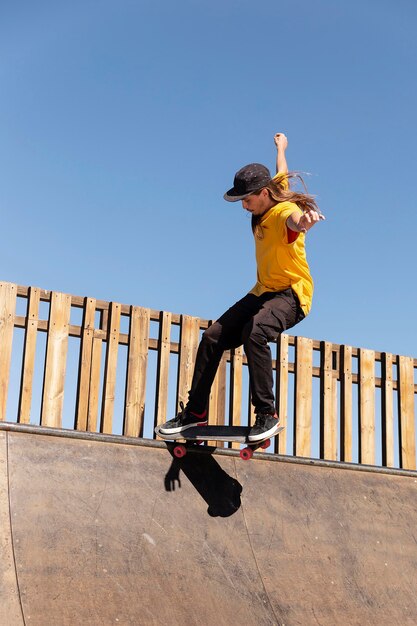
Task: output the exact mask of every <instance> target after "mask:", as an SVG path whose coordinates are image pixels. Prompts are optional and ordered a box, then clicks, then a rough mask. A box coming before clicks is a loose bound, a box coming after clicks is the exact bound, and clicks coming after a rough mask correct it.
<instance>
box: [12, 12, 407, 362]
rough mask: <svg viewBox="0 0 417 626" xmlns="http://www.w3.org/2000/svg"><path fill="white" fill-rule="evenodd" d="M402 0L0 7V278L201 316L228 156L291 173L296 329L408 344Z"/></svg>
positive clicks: (232, 227)
mask: <svg viewBox="0 0 417 626" xmlns="http://www.w3.org/2000/svg"><path fill="white" fill-rule="evenodd" d="M416 26H417V3H416V2H415V0H398V2H397V3H395V5H394V4H393V3H392V2H388V1H387V0H350V1H349V2H348V1H336V0H333V1H330V0H317V1H315V2H311V1H310V0H293V1H291V2H285V3H284V2H280V1H278V0H274V1H272V0H259V1H258V2H249V0H210V2H209V1H207V2H205V1H202V0H177V1H176V2H168V0H165V1H158V0H152V1H146V0H143V1H133V0H117V1H116V0H101V1H100V2H99V1H92V0H82V1H80V0H72V2H67V1H65V2H62V1H60V0H54V1H52V0H39V1H37V2H36V3H35V2H30V1H24V0H13V1H12V0H3V1H2V2H1V5H0V81H1V98H0V170H1V185H0V207H1V212H2V218H3V228H2V237H1V246H0V268H1V272H0V280H5V281H10V282H15V283H18V284H21V285H34V286H37V287H41V288H43V289H48V290H57V291H63V292H66V293H71V294H74V295H79V296H92V297H95V298H97V299H103V300H114V301H117V302H122V303H125V304H137V305H141V306H145V307H150V308H152V309H158V310H159V309H164V310H167V311H172V312H174V313H187V314H190V315H195V316H199V317H202V318H205V319H214V318H216V317H218V316H219V315H220V314H221V313H222V312H223V311H224V310H225V309H226V308H228V307H229V306H230V305H231V304H233V303H234V302H235V301H236V300H238V299H239V298H240V297H242V296H243V295H244V294H245V293H247V291H249V290H250V288H251V287H252V286H253V284H254V283H255V280H256V270H255V261H254V244H253V240H252V235H251V229H250V216H249V215H248V214H246V212H244V211H243V210H242V208H241V205H240V203H236V204H229V203H226V202H225V201H224V200H223V197H222V196H223V193H224V192H225V191H226V189H228V188H229V187H231V185H232V182H233V176H234V173H235V172H236V171H237V170H238V169H239V168H240V167H241V166H243V165H244V164H246V163H250V162H260V163H264V164H265V165H267V166H268V167H269V168H270V169H271V170H274V166H275V154H276V152H275V146H274V142H273V135H274V133H275V132H277V131H282V132H285V133H286V134H287V136H288V140H289V147H288V151H287V158H288V163H289V167H290V169H292V170H297V171H301V172H304V173H306V176H305V180H306V182H307V185H308V189H309V191H310V192H311V193H313V194H315V195H316V197H317V201H318V204H319V206H320V208H321V210H322V212H323V213H324V214H325V216H326V218H327V219H326V221H325V222H324V223H320V224H319V225H318V226H316V227H315V228H314V229H313V230H312V231H310V233H309V234H308V236H307V254H308V259H309V263H310V267H311V271H312V274H313V277H314V280H315V286H316V289H315V297H314V302H313V309H312V312H311V314H310V315H309V316H308V318H307V319H306V320H304V321H303V322H302V323H301V324H300V325H299V326H298V327H296V328H295V329H293V331H291V332H294V333H295V334H300V335H303V336H307V337H312V338H315V339H325V340H328V341H332V342H335V343H346V344H350V345H354V346H359V347H365V348H371V349H375V350H380V351H388V352H393V353H396V354H405V355H410V356H414V357H417V337H416V332H415V321H416V307H417V298H416V286H415V265H416V263H415V257H416V254H415V243H414V241H415V234H416V226H417V217H416V209H417V201H416V199H415V198H416V192H415V188H414V183H415V179H416V166H417V159H416V145H417V131H416V111H417V84H416V76H417V72H416V67H417V66H416V62H417V39H416V37H415V31H416Z"/></svg>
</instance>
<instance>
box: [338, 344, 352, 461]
mask: <svg viewBox="0 0 417 626" xmlns="http://www.w3.org/2000/svg"><path fill="white" fill-rule="evenodd" d="M352 378H353V377H352V347H351V346H341V348H340V460H341V461H345V462H346V463H349V462H351V461H352V459H353V456H352V451H353V448H352V430H353V429H352V427H353V396H352V392H353V385H352Z"/></svg>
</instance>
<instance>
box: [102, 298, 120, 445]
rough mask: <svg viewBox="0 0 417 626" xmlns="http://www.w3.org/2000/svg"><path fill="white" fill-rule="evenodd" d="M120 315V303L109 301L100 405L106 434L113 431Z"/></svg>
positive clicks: (103, 430)
mask: <svg viewBox="0 0 417 626" xmlns="http://www.w3.org/2000/svg"><path fill="white" fill-rule="evenodd" d="M120 316H121V305H120V304H118V303H116V302H111V303H110V319H109V330H108V334H107V351H106V365H105V370H104V385H103V402H102V407H101V432H102V433H108V434H111V433H112V431H113V413H114V402H115V393H116V375H117V357H118V351H119V336H120Z"/></svg>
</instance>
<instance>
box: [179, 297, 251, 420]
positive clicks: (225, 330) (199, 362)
mask: <svg viewBox="0 0 417 626" xmlns="http://www.w3.org/2000/svg"><path fill="white" fill-rule="evenodd" d="M259 306H260V303H259V298H258V297H257V296H254V295H253V294H247V295H246V296H244V297H243V298H242V299H241V300H239V301H238V302H236V304H234V305H233V306H232V307H230V309H228V310H227V311H226V312H225V313H224V314H223V315H222V316H221V317H220V318H219V319H218V320H217V321H216V322H214V323H213V324H212V325H211V326H210V327H209V328H208V329H207V330H206V331H204V333H203V336H202V338H201V341H200V344H199V346H198V350H197V357H196V362H195V367H194V373H193V380H192V383H191V389H190V392H189V400H188V404H187V408H188V409H190V410H192V411H194V412H195V413H198V414H201V413H203V412H204V411H205V410H206V409H207V405H208V400H209V396H210V389H211V386H212V384H213V381H214V378H215V376H216V372H217V369H218V367H219V363H220V360H221V358H222V355H223V352H224V351H225V350H230V349H231V348H236V347H237V346H240V345H242V343H243V339H242V334H243V329H244V328H245V326H246V325H247V324H248V323H250V320H251V319H252V318H253V315H254V314H255V313H256V312H257V311H258V310H259Z"/></svg>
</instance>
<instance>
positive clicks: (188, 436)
mask: <svg viewBox="0 0 417 626" xmlns="http://www.w3.org/2000/svg"><path fill="white" fill-rule="evenodd" d="M250 430H251V428H250V426H210V425H208V426H193V427H191V428H187V430H184V431H183V432H181V433H175V434H172V433H171V434H169V435H167V434H165V433H161V431H160V429H159V427H158V426H157V427H156V428H155V433H156V434H157V435H158V437H160V438H161V439H164V440H166V441H178V440H180V441H185V442H191V443H199V442H203V441H223V442H226V441H227V442H232V441H236V442H238V443H246V444H247V446H246V447H245V448H243V450H241V451H240V456H241V458H242V459H244V460H248V459H250V458H252V455H253V452H254V451H255V450H256V449H257V448H263V449H265V448H268V447H269V445H270V443H271V439H272V438H273V437H275V436H276V435H279V433H280V432H282V431H283V430H284V426H279V427H278V428H277V430H276V431H275V432H274V433H273V434H272V435H270V436H268V437H265V439H260V440H259V441H248V435H249V432H250ZM186 453H187V448H186V446H185V445H183V444H176V445H175V446H174V455H175V456H176V457H177V458H181V457H183V456H184V455H185V454H186Z"/></svg>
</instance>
